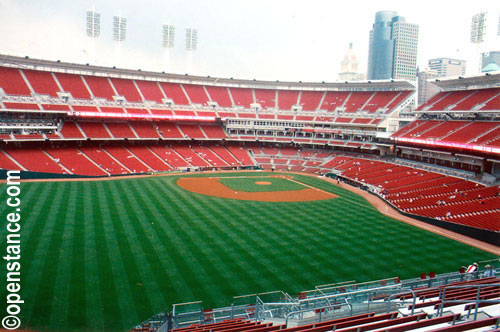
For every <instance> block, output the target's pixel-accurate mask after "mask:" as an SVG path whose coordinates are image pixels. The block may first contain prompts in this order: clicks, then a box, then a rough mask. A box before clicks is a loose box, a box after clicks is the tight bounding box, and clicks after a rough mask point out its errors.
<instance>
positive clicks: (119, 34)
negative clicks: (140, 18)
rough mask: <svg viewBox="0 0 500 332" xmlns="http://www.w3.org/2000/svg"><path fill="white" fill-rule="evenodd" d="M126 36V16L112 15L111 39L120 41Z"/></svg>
mask: <svg viewBox="0 0 500 332" xmlns="http://www.w3.org/2000/svg"><path fill="white" fill-rule="evenodd" d="M126 38H127V18H126V17H121V16H113V40H114V41H118V42H122V41H125V39H126Z"/></svg>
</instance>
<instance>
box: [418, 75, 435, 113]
mask: <svg viewBox="0 0 500 332" xmlns="http://www.w3.org/2000/svg"><path fill="white" fill-rule="evenodd" d="M438 77H439V74H438V72H437V71H436V70H433V69H430V68H426V69H425V70H424V71H420V72H418V74H417V79H418V80H417V81H418V85H417V91H418V101H417V102H418V105H422V104H423V103H425V102H426V101H427V100H429V99H431V98H432V97H434V96H435V95H436V94H437V93H438V92H439V91H440V89H439V87H438V86H437V85H435V84H434V83H433V80H435V79H436V78H438Z"/></svg>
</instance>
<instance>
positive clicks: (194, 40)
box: [186, 28, 198, 72]
mask: <svg viewBox="0 0 500 332" xmlns="http://www.w3.org/2000/svg"><path fill="white" fill-rule="evenodd" d="M197 48H198V29H193V28H187V29H186V51H187V54H186V71H187V72H191V71H192V69H193V68H192V67H193V52H194V51H196V49H197Z"/></svg>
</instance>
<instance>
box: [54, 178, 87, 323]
mask: <svg viewBox="0 0 500 332" xmlns="http://www.w3.org/2000/svg"><path fill="white" fill-rule="evenodd" d="M80 187H81V186H80V184H79V183H77V182H71V184H70V185H69V193H68V196H69V197H68V201H67V203H66V204H67V208H66V214H65V215H62V217H63V218H64V220H66V222H65V223H64V227H63V228H62V234H61V235H62V237H61V242H60V249H59V251H60V253H59V259H58V261H57V262H58V264H57V268H56V269H53V271H52V273H54V278H55V280H54V285H57V287H54V294H53V298H54V300H53V301H52V310H51V313H50V323H49V326H52V327H55V329H56V330H61V329H64V327H65V326H68V313H69V311H71V310H79V309H81V308H82V307H83V308H84V307H85V303H83V306H82V305H78V306H75V307H74V308H70V307H69V306H68V304H69V292H70V288H84V287H85V285H84V284H81V283H80V284H76V283H73V279H72V274H73V269H72V264H73V259H74V255H73V253H74V252H77V251H80V252H81V248H78V249H76V250H75V249H74V245H75V244H78V243H79V242H81V240H82V239H81V236H78V235H77V234H75V219H76V217H77V216H76V207H77V206H78V205H79V204H80V201H79V199H78V194H79V192H80V190H81V189H80ZM82 267H83V266H81V267H80V268H82ZM79 300H80V301H85V297H84V296H83V297H80V298H79ZM83 317H85V316H83Z"/></svg>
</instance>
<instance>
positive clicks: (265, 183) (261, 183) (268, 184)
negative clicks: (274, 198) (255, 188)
mask: <svg viewBox="0 0 500 332" xmlns="http://www.w3.org/2000/svg"><path fill="white" fill-rule="evenodd" d="M255 184H260V185H262V186H270V185H272V183H271V182H268V181H255Z"/></svg>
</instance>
